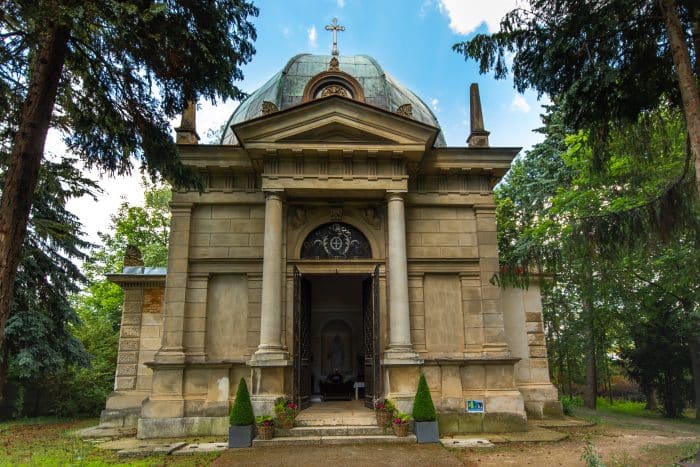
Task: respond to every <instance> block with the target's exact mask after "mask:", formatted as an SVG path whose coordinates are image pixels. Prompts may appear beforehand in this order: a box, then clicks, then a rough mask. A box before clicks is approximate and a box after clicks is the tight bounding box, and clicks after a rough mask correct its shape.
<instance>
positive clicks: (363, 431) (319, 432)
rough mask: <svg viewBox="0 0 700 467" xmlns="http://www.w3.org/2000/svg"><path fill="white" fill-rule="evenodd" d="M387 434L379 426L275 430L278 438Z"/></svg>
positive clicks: (301, 427) (304, 427) (308, 427)
mask: <svg viewBox="0 0 700 467" xmlns="http://www.w3.org/2000/svg"><path fill="white" fill-rule="evenodd" d="M384 434H386V432H385V431H384V430H383V429H382V428H379V427H377V425H340V426H298V427H294V428H291V429H287V430H285V429H280V428H277V429H276V430H275V436H276V437H289V436H292V437H301V436H360V435H362V436H377V435H384Z"/></svg>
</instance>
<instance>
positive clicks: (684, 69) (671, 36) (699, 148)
mask: <svg viewBox="0 0 700 467" xmlns="http://www.w3.org/2000/svg"><path fill="white" fill-rule="evenodd" d="M659 5H660V6H661V14H662V15H663V17H664V21H665V23H666V35H667V36H668V42H669V44H670V45H671V53H672V54H673V63H674V65H675V66H676V76H677V77H678V87H679V88H680V91H681V99H682V101H683V113H684V114H685V123H686V127H687V129H688V130H687V131H688V139H689V140H690V151H691V154H692V155H693V158H694V160H695V183H696V187H697V190H698V192H700V96H698V84H697V81H696V80H695V77H694V76H693V69H692V66H691V62H690V53H689V49H690V47H689V46H688V43H687V42H686V41H685V32H684V30H683V26H682V25H681V21H680V19H679V18H678V10H677V8H676V2H675V0H659ZM696 52H697V51H696Z"/></svg>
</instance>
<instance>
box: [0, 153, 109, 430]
mask: <svg viewBox="0 0 700 467" xmlns="http://www.w3.org/2000/svg"><path fill="white" fill-rule="evenodd" d="M74 163H75V160H74V159H62V160H59V161H55V162H54V161H44V163H43V164H42V167H41V171H40V179H39V183H38V185H37V188H36V191H35V195H36V200H35V202H34V205H33V207H32V213H31V214H32V217H31V220H30V225H29V228H28V232H27V236H26V237H25V240H24V244H23V248H22V258H21V260H20V267H19V269H18V271H17V277H16V287H15V291H14V297H13V300H12V304H11V315H10V318H9V320H8V322H7V326H6V328H5V345H4V349H3V355H2V356H1V357H0V360H2V361H3V365H0V367H1V368H0V372H6V374H7V376H8V381H7V383H8V384H7V385H6V386H5V388H3V389H14V390H15V391H16V393H17V395H18V399H17V400H16V401H15V403H14V405H15V410H14V413H13V415H14V416H24V415H27V414H33V413H35V410H39V411H40V412H41V411H45V410H50V411H51V412H50V413H56V411H57V409H56V407H54V406H51V404H48V403H47V401H48V400H50V398H51V397H52V396H51V395H52V394H53V391H55V390H56V381H61V380H62V379H63V377H64V376H65V372H66V371H68V368H70V367H71V366H75V367H76V368H78V367H85V366H87V365H88V362H89V360H88V355H87V353H86V352H85V348H84V346H83V344H82V343H81V342H80V340H78V339H76V337H75V336H74V335H73V333H72V329H73V328H74V327H75V326H77V325H78V324H79V322H80V321H79V317H78V315H77V314H76V312H75V309H74V307H73V306H72V304H71V302H70V296H71V294H72V293H75V292H77V291H78V290H79V287H80V285H81V284H82V283H83V282H84V281H85V277H84V276H83V275H82V274H81V272H80V270H79V269H78V268H77V266H76V265H75V264H74V263H73V261H75V260H83V259H85V258H86V255H85V253H84V249H86V248H88V247H89V246H90V244H89V243H87V242H86V241H84V240H83V239H82V225H81V224H80V221H79V220H78V219H77V218H76V217H75V216H74V215H73V214H72V213H70V212H69V211H68V210H67V209H66V203H67V201H68V200H69V199H71V198H75V197H79V196H83V195H93V194H94V193H95V192H96V191H98V190H99V188H98V187H97V186H96V185H95V184H94V183H93V182H92V181H91V180H88V179H86V178H84V177H82V176H81V174H80V172H79V171H78V170H77V169H76V168H75V167H74ZM4 174H5V167H4V166H3V165H2V164H0V184H2V181H3V179H4ZM2 379H3V380H4V377H3V378H2ZM30 400H31V401H32V402H31V404H28V402H29V401H30Z"/></svg>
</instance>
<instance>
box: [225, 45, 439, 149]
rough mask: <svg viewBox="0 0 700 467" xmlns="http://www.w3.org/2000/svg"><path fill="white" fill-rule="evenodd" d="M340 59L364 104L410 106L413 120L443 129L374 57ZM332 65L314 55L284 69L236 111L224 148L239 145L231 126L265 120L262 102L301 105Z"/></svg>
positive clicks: (301, 57) (325, 57)
mask: <svg viewBox="0 0 700 467" xmlns="http://www.w3.org/2000/svg"><path fill="white" fill-rule="evenodd" d="M337 58H338V62H339V70H340V72H343V73H346V74H348V75H350V76H351V77H353V78H354V79H355V80H357V82H358V83H359V84H360V86H362V92H363V93H364V101H365V103H367V104H369V105H372V106H375V107H378V108H380V109H383V110H386V111H389V112H396V111H397V109H398V108H399V107H401V106H403V105H406V104H410V106H411V109H412V116H411V118H413V119H414V120H418V121H419V122H422V123H426V124H428V125H431V126H434V127H436V128H440V124H439V123H438V121H437V118H435V115H434V114H433V112H431V111H430V108H429V107H428V106H427V105H426V104H425V102H423V101H422V100H421V99H420V97H418V96H416V95H415V94H414V93H413V92H411V91H410V90H409V89H408V88H406V87H405V86H404V85H402V84H401V83H399V82H398V81H397V80H396V79H394V78H393V77H392V76H391V75H390V74H389V73H387V72H385V71H384V70H383V69H382V67H381V66H380V65H379V63H377V61H376V60H374V59H373V58H372V57H369V56H367V55H352V56H338V57H337ZM330 61H331V56H330V55H311V54H300V55H297V56H295V57H293V58H292V59H291V60H289V62H288V63H287V65H286V66H285V67H284V69H282V70H281V71H279V72H278V73H276V74H275V75H274V76H273V77H272V78H270V79H269V80H268V81H267V83H265V84H263V86H262V87H261V88H260V89H258V90H256V91H255V92H253V93H252V94H251V95H250V96H248V97H247V98H246V99H245V100H244V101H243V102H241V104H240V105H239V106H238V108H236V110H235V111H234V112H233V114H232V115H231V118H229V120H228V123H227V124H226V130H225V132H224V134H223V136H222V137H221V144H237V141H236V137H235V135H234V134H233V131H231V126H232V125H235V124H237V123H240V122H244V121H246V120H251V119H253V118H257V117H260V116H262V115H263V113H262V104H263V102H265V101H267V102H271V103H272V104H274V105H275V106H276V107H277V109H279V110H284V109H288V108H290V107H293V106H295V105H299V104H301V103H302V100H303V97H304V89H305V87H306V85H307V83H309V81H310V80H311V79H312V78H314V77H315V76H317V75H318V74H319V73H322V72H324V71H327V70H328V68H329V63H330ZM445 145H446V144H445V138H444V136H443V135H442V131H440V133H439V134H438V137H437V139H436V140H435V146H445Z"/></svg>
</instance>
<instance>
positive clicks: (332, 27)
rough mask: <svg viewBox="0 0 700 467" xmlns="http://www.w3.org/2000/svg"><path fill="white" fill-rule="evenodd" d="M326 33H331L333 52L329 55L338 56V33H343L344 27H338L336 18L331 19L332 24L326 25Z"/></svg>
mask: <svg viewBox="0 0 700 467" xmlns="http://www.w3.org/2000/svg"><path fill="white" fill-rule="evenodd" d="M326 31H333V50H332V51H331V55H338V31H345V26H340V25H339V24H338V18H333V24H329V25H327V26H326Z"/></svg>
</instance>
